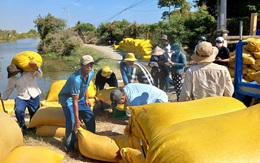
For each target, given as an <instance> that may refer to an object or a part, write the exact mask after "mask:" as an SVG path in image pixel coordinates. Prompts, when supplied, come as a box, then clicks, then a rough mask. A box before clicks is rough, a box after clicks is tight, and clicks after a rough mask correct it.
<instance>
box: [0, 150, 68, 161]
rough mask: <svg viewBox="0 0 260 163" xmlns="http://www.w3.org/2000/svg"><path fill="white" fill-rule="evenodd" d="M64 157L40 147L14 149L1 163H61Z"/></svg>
mask: <svg viewBox="0 0 260 163" xmlns="http://www.w3.org/2000/svg"><path fill="white" fill-rule="evenodd" d="M63 159H64V156H63V155H62V154H60V153H57V152H54V151H52V150H50V149H48V148H45V147H41V146H21V147H18V148H15V149H14V150H13V151H12V152H11V153H10V154H9V155H8V156H7V158H6V159H5V160H4V161H3V163H47V162H49V163H62V160H63Z"/></svg>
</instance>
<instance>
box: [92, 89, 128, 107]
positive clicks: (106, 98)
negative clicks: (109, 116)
mask: <svg viewBox="0 0 260 163" xmlns="http://www.w3.org/2000/svg"><path fill="white" fill-rule="evenodd" d="M116 89H119V88H116V87H108V88H106V89H103V90H99V91H97V94H96V96H97V98H98V99H99V100H100V101H102V102H104V103H106V104H108V105H111V103H112V102H111V100H110V93H111V92H112V91H113V90H116ZM117 109H118V110H121V111H122V110H125V106H124V104H118V105H117Z"/></svg>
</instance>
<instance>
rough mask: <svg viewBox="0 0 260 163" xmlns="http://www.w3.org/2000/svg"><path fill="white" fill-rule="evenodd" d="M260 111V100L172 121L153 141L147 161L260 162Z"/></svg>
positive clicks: (201, 162) (148, 162) (200, 162)
mask: <svg viewBox="0 0 260 163" xmlns="http://www.w3.org/2000/svg"><path fill="white" fill-rule="evenodd" d="M259 115H260V104H257V105H254V106H251V107H249V108H247V109H243V110H239V111H235V112H231V113H227V114H222V115H217V116H213V117H206V118H200V119H195V120H189V121H185V122H182V123H178V124H175V125H171V126H169V127H168V128H165V129H164V130H162V131H160V133H158V134H157V136H156V137H154V139H153V140H152V141H151V144H150V148H149V150H148V152H147V157H146V162H147V163H150V162H165V163H167V162H169V163H172V162H199V163H208V162H211V163H219V162H228V163H237V162H259V161H260V157H259V156H260V139H259V137H260V125H259V124H260V116H259Z"/></svg>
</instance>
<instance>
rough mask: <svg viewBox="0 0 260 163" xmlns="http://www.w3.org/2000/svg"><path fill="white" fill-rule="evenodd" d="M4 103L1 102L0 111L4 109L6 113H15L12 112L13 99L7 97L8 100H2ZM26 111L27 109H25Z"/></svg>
mask: <svg viewBox="0 0 260 163" xmlns="http://www.w3.org/2000/svg"><path fill="white" fill-rule="evenodd" d="M3 103H4V104H2V103H1V105H2V106H1V108H0V111H4V110H5V111H6V112H7V114H9V115H15V113H14V99H8V100H5V101H3ZM26 111H28V110H27V109H26Z"/></svg>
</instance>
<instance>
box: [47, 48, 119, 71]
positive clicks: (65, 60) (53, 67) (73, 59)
mask: <svg viewBox="0 0 260 163" xmlns="http://www.w3.org/2000/svg"><path fill="white" fill-rule="evenodd" d="M85 54H89V55H91V56H92V57H93V58H94V61H95V64H94V66H93V69H94V70H99V69H100V68H102V67H103V66H104V65H109V67H110V68H112V69H118V63H117V62H115V61H114V60H113V59H112V58H110V57H109V56H108V55H107V54H104V53H102V52H100V51H98V50H96V49H93V48H90V47H82V48H79V49H77V50H76V51H74V52H73V54H72V55H71V56H62V57H59V56H56V55H55V54H46V55H43V56H42V57H43V60H44V65H43V71H45V72H46V71H47V72H48V71H56V72H59V71H74V70H76V69H78V68H79V67H80V66H79V60H80V57H81V56H83V55H85ZM57 65H58V66H57Z"/></svg>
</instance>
